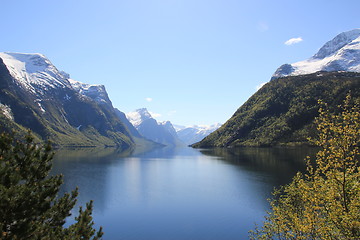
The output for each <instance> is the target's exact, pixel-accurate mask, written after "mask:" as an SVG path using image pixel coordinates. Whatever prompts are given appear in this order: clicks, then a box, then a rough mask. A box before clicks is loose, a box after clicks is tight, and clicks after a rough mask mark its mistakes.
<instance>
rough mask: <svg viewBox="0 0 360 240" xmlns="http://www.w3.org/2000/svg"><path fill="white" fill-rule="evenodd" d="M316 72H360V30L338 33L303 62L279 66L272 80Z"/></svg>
mask: <svg viewBox="0 0 360 240" xmlns="http://www.w3.org/2000/svg"><path fill="white" fill-rule="evenodd" d="M318 71H327V72H331V71H346V72H360V29H354V30H351V31H348V32H343V33H340V34H339V35H337V36H336V37H335V38H334V39H332V40H331V41H329V42H327V43H326V44H325V45H324V46H323V47H321V48H320V50H319V51H318V52H317V53H316V54H315V55H314V56H313V57H311V58H309V59H307V60H305V61H300V62H297V63H293V64H284V65H282V66H280V67H279V68H278V69H277V70H276V72H275V73H274V75H273V76H272V79H274V78H279V77H285V76H296V75H304V74H310V73H315V72H318Z"/></svg>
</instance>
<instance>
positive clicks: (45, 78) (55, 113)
mask: <svg viewBox="0 0 360 240" xmlns="http://www.w3.org/2000/svg"><path fill="white" fill-rule="evenodd" d="M99 89H100V90H103V91H100V92H101V93H102V94H105V95H101V94H100V95H101V96H102V97H103V98H104V99H106V98H105V97H107V94H106V91H105V89H102V88H99ZM0 92H1V94H0V102H1V104H2V105H4V106H6V107H7V108H8V109H9V111H10V112H11V113H12V116H13V118H12V119H11V118H9V117H6V115H5V114H2V116H1V122H2V125H3V127H4V128H6V129H9V130H10V129H13V128H16V129H25V128H29V129H31V130H32V131H33V132H34V133H35V134H37V135H38V136H39V138H42V139H44V140H45V139H50V140H52V141H53V142H54V143H55V144H57V145H62V146H64V145H66V146H117V147H120V148H128V147H130V146H132V145H133V144H134V143H133V141H132V139H131V134H130V133H129V132H128V130H127V129H126V127H125V126H124V124H123V123H122V122H121V121H120V120H119V118H118V117H117V116H116V114H115V110H114V109H113V107H112V105H111V102H110V100H109V99H108V98H107V99H106V100H108V102H106V101H105V102H103V103H104V104H103V103H102V102H99V101H96V99H94V98H92V97H89V95H90V94H86V93H84V92H81V91H80V88H76V87H73V86H72V84H71V83H70V81H69V76H68V75H67V74H65V73H63V72H60V71H58V70H57V69H56V67H55V66H54V65H52V64H51V62H50V61H49V60H48V59H47V58H46V57H45V56H43V55H41V54H20V53H0ZM94 92H96V91H93V93H94ZM3 108H4V107H3ZM9 111H8V112H9ZM2 112H4V111H2Z"/></svg>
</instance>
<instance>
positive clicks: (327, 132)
mask: <svg viewBox="0 0 360 240" xmlns="http://www.w3.org/2000/svg"><path fill="white" fill-rule="evenodd" d="M351 102H352V101H351V97H350V96H349V95H348V96H347V98H346V100H345V101H344V104H343V106H341V107H340V110H339V111H338V112H337V113H330V111H329V109H328V108H327V106H326V104H323V103H321V106H322V107H321V108H320V110H319V113H320V115H319V117H318V118H317V119H316V124H317V129H318V132H319V134H318V137H317V139H311V141H312V142H313V143H315V144H316V145H317V146H319V147H320V150H319V152H318V153H317V155H316V159H315V163H314V164H312V163H311V161H310V159H309V158H308V159H307V172H306V174H301V173H298V174H297V175H296V176H295V177H294V178H293V180H292V182H291V183H290V184H289V185H286V186H284V187H282V188H280V189H279V190H277V191H276V192H275V193H274V195H275V198H274V199H273V200H271V201H270V204H271V211H270V212H269V213H268V215H267V216H266V219H265V222H264V225H263V226H262V228H257V229H256V230H255V231H254V232H252V233H251V237H252V239H306V240H309V239H353V240H355V239H360V167H359V151H358V146H359V140H360V111H359V110H360V109H359V106H358V105H357V104H351Z"/></svg>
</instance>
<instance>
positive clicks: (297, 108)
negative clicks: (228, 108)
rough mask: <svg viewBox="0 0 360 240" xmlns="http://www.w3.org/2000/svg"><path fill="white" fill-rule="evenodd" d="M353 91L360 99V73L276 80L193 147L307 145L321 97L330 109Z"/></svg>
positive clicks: (333, 73) (324, 74)
mask: <svg viewBox="0 0 360 240" xmlns="http://www.w3.org/2000/svg"><path fill="white" fill-rule="evenodd" d="M349 91H351V95H352V97H353V99H355V100H358V101H360V73H353V72H318V73H313V74H308V75H299V76H289V77H282V78H277V79H273V80H272V81H270V82H268V83H267V84H266V85H264V86H263V87H262V88H261V89H260V90H258V91H257V92H256V93H255V94H254V95H252V96H251V97H250V98H249V99H248V100H247V101H246V102H245V103H244V104H243V105H242V106H241V107H240V108H239V109H238V110H237V111H236V112H235V113H234V115H233V116H232V117H231V118H230V119H229V120H228V121H227V122H226V123H225V124H224V125H222V126H221V127H220V128H219V129H218V130H216V131H215V132H213V133H211V134H210V135H209V136H207V137H206V138H205V139H203V140H202V141H201V142H199V143H196V144H194V145H193V147H197V148H210V147H236V146H276V145H299V144H308V141H307V137H309V136H314V134H315V132H316V129H315V127H314V124H313V121H314V119H315V117H316V116H317V115H318V109H319V104H318V100H319V99H322V100H323V101H324V102H326V103H328V106H329V107H330V108H335V106H337V105H339V104H341V103H342V101H343V100H344V99H345V96H346V94H347V93H348V92H349Z"/></svg>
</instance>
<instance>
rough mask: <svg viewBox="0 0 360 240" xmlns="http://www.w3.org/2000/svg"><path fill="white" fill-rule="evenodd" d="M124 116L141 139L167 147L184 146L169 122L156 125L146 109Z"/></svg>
mask: <svg viewBox="0 0 360 240" xmlns="http://www.w3.org/2000/svg"><path fill="white" fill-rule="evenodd" d="M126 116H127V118H128V119H129V121H130V122H131V123H132V124H133V125H134V127H135V128H136V129H137V130H138V131H139V133H140V134H141V135H142V136H143V137H145V138H147V139H149V140H152V141H154V142H157V143H161V144H164V145H167V146H179V145H184V144H183V143H182V142H181V141H180V140H179V138H178V136H177V134H176V131H175V129H174V127H173V125H172V124H171V123H170V122H169V121H166V122H162V123H158V122H157V121H156V120H155V119H154V118H153V117H152V116H151V114H150V113H149V112H148V110H147V109H146V108H141V109H137V110H136V111H135V112H130V113H127V114H126Z"/></svg>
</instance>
